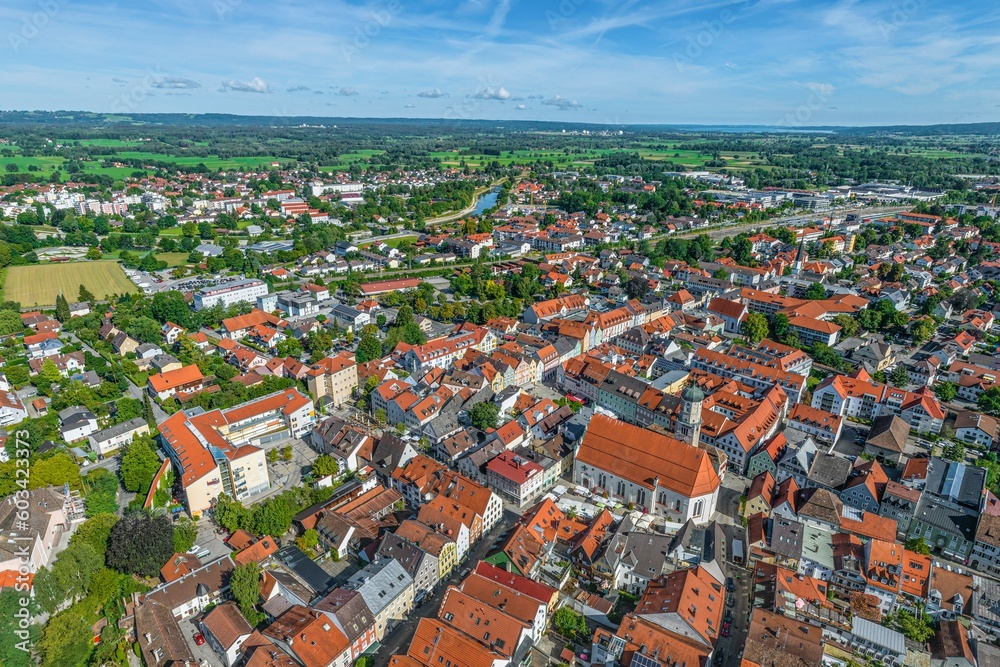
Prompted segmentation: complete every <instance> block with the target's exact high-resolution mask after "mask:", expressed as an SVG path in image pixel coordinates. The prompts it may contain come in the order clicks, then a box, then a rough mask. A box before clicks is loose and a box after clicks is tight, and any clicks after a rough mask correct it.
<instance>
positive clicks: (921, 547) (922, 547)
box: [903, 537, 931, 556]
mask: <svg viewBox="0 0 1000 667" xmlns="http://www.w3.org/2000/svg"><path fill="white" fill-rule="evenodd" d="M903 546H905V547H906V548H907V549H909V550H910V551H912V552H913V553H917V554H921V555H923V556H930V555H931V548H930V547H929V546H927V542H926V541H925V540H924V538H922V537H915V538H913V539H912V540H907V541H906V543H905V544H904V545H903Z"/></svg>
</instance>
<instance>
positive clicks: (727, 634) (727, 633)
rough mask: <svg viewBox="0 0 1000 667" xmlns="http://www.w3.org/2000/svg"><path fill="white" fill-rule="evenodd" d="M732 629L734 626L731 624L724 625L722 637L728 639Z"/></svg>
mask: <svg viewBox="0 0 1000 667" xmlns="http://www.w3.org/2000/svg"><path fill="white" fill-rule="evenodd" d="M732 627H733V626H732V625H731V624H729V623H723V624H722V636H723V637H728V636H729V631H730V630H731V629H732Z"/></svg>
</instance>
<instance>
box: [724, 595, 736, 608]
mask: <svg viewBox="0 0 1000 667" xmlns="http://www.w3.org/2000/svg"><path fill="white" fill-rule="evenodd" d="M735 604H736V596H735V595H732V594H730V595H727V596H726V606H727V607H732V606H733V605H735Z"/></svg>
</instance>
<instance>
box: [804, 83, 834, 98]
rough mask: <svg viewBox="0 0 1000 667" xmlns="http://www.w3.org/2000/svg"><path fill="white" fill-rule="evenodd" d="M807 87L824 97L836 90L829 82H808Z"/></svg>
mask: <svg viewBox="0 0 1000 667" xmlns="http://www.w3.org/2000/svg"><path fill="white" fill-rule="evenodd" d="M806 88H808V89H809V90H811V91H813V92H814V93H816V94H817V95H820V96H822V97H829V96H830V95H833V91H835V90H836V88H835V87H834V86H833V85H831V84H829V83H816V82H815V81H810V82H809V83H807V84H806Z"/></svg>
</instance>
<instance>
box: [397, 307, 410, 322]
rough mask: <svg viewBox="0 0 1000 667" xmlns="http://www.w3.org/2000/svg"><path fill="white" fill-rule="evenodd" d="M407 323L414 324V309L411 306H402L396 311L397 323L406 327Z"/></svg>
mask: <svg viewBox="0 0 1000 667" xmlns="http://www.w3.org/2000/svg"><path fill="white" fill-rule="evenodd" d="M407 324H413V309H412V308H410V307H409V306H400V307H399V310H398V311H397V312H396V322H395V325H396V326H397V327H405V326H406V325H407Z"/></svg>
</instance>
